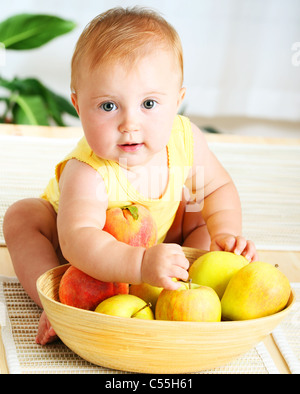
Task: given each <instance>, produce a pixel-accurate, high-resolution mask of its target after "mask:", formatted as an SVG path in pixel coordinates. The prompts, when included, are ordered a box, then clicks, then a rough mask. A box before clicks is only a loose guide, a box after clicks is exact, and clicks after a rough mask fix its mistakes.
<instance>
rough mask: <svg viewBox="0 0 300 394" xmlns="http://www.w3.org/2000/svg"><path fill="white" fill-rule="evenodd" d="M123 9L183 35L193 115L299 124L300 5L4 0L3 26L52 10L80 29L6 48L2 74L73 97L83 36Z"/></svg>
mask: <svg viewBox="0 0 300 394" xmlns="http://www.w3.org/2000/svg"><path fill="white" fill-rule="evenodd" d="M117 5H122V6H132V5H143V6H149V7H153V8H155V9H156V10H158V11H160V12H162V13H163V15H164V16H165V17H166V19H167V20H168V21H169V22H170V23H172V24H173V25H174V27H175V28H176V29H177V31H178V32H179V34H180V36H181V39H182V43H183V48H184V54H185V86H186V87H187V89H188V94H187V97H186V100H185V104H186V113H187V114H188V115H192V116H199V117H205V118H210V117H222V116H223V117H224V116H225V117H249V118H262V119H271V120H280V121H281V120H285V121H291V122H300V44H299V49H298V50H299V55H298V51H297V48H298V47H297V44H296V46H295V43H297V42H300V20H299V19H300V1H299V0H184V1H183V0H149V1H129V0H119V1H114V0H110V1H103V0H85V1H82V0H47V1H46V0H42V1H41V0H10V1H9V2H4V1H3V2H2V4H1V14H0V21H1V20H4V19H5V18H6V17H9V16H11V15H14V14H17V13H21V12H28V13H47V14H54V15H58V16H61V17H63V18H65V19H70V20H73V21H75V22H76V23H77V24H78V27H77V28H76V29H75V30H74V31H73V32H71V33H69V34H67V35H65V36H62V37H59V38H57V39H55V40H54V41H52V42H50V43H49V44H47V45H45V46H44V47H42V48H40V49H36V50H31V51H23V52H21V51H7V52H6V64H5V66H4V67H1V68H0V74H1V75H3V76H4V77H7V78H12V77H13V76H15V75H17V76H19V77H30V76H31V77H36V78H40V79H41V80H42V81H43V82H44V83H45V84H47V85H48V86H49V87H51V88H52V89H54V90H55V91H57V92H58V93H61V94H64V95H65V96H69V79H70V60H71V57H72V53H73V49H74V46H75V43H76V40H77V38H78V37H79V35H80V33H81V31H82V29H83V28H84V26H85V25H86V24H87V23H88V22H89V21H90V20H91V19H92V18H93V17H94V16H96V15H97V14H99V13H101V12H103V11H105V10H106V9H108V8H111V7H114V6H117ZM293 45H294V50H292V46H293ZM295 48H296V49H295ZM298 63H299V64H298Z"/></svg>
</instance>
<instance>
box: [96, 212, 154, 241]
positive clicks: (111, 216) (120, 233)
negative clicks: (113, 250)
mask: <svg viewBox="0 0 300 394" xmlns="http://www.w3.org/2000/svg"><path fill="white" fill-rule="evenodd" d="M103 230H104V231H107V232H108V233H110V234H111V235H113V236H114V237H115V238H116V239H117V240H118V241H121V242H124V243H126V244H128V245H131V246H143V247H144V248H149V247H151V246H154V245H155V244H156V242H157V227H156V223H155V221H154V219H153V217H152V215H151V213H150V211H149V210H148V209H147V208H145V207H144V206H142V205H138V204H134V205H129V206H125V207H122V208H110V209H108V210H107V211H106V222H105V226H104V227H103Z"/></svg>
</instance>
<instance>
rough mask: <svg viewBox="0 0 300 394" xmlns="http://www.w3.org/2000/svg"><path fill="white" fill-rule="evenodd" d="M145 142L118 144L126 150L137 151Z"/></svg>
mask: <svg viewBox="0 0 300 394" xmlns="http://www.w3.org/2000/svg"><path fill="white" fill-rule="evenodd" d="M143 145H144V144H143V143H127V144H122V145H118V146H119V148H120V149H122V150H123V151H124V152H136V151H138V150H139V149H141V148H142V147H143Z"/></svg>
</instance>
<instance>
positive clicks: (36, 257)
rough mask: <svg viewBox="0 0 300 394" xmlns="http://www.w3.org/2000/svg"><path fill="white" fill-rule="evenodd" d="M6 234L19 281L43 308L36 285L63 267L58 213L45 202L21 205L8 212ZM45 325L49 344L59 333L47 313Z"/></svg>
mask: <svg viewBox="0 0 300 394" xmlns="http://www.w3.org/2000/svg"><path fill="white" fill-rule="evenodd" d="M3 230H4V237H5V241H6V245H7V248H8V250H9V253H10V256H11V259H12V263H13V266H14V269H15V272H16V275H17V277H18V279H19V280H20V282H21V284H22V286H23V287H24V290H25V291H26V292H27V294H28V295H29V296H30V297H31V298H32V299H33V300H34V302H35V303H36V304H37V305H39V306H40V307H42V305H41V301H40V299H39V296H38V293H37V289H36V281H37V279H38V277H39V276H40V275H42V274H43V273H44V272H46V271H47V270H49V269H51V268H54V267H56V266H58V265H59V264H60V261H59V257H58V255H57V253H56V251H57V250H59V244H58V236H57V229H56V213H55V211H54V209H53V208H52V206H51V204H49V203H48V202H47V201H45V200H42V199H25V200H21V201H18V202H16V203H15V204H13V205H12V206H11V207H10V208H9V209H8V210H7V212H6V214H5V217H4V224H3ZM41 323H43V324H42V325H43V328H42V329H41V330H42V331H46V330H48V333H47V334H46V339H45V340H46V342H49V341H51V339H53V337H54V335H55V333H54V331H53V329H50V328H49V324H48V322H47V319H46V316H45V314H44V313H43V315H42V317H41V322H40V325H41ZM40 336H45V333H43V334H42V333H40ZM50 336H52V338H50ZM48 337H49V338H48ZM46 342H45V343H46Z"/></svg>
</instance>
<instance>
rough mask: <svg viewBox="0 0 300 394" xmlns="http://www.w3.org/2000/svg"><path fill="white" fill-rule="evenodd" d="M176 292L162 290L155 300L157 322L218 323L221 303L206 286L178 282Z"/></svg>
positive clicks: (215, 294) (214, 293)
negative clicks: (178, 286) (178, 285)
mask: <svg viewBox="0 0 300 394" xmlns="http://www.w3.org/2000/svg"><path fill="white" fill-rule="evenodd" d="M180 283H181V287H180V288H179V289H177V290H166V289H164V290H163V291H162V292H161V293H160V295H159V297H158V300H157V303H156V308H155V318H156V319H157V320H173V321H174V320H175V321H193V322H219V321H221V302H220V299H219V297H218V295H217V293H216V292H215V291H214V290H213V289H212V288H211V287H207V286H201V285H198V284H196V283H191V282H189V283H186V282H180Z"/></svg>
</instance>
